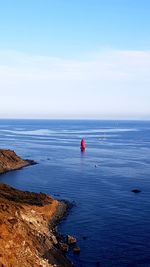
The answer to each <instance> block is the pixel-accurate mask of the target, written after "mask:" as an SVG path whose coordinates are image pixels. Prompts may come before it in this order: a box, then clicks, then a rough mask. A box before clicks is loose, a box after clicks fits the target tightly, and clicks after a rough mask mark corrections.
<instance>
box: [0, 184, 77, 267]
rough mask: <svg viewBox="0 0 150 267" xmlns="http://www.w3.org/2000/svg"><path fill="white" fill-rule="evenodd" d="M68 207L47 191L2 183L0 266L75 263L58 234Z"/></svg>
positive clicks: (66, 265) (64, 266)
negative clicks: (63, 247)
mask: <svg viewBox="0 0 150 267" xmlns="http://www.w3.org/2000/svg"><path fill="white" fill-rule="evenodd" d="M67 208H68V207H67V205H66V203H64V202H60V201H57V200H54V199H53V198H51V197H50V196H47V195H46V194H43V193H40V194H38V193H31V192H23V191H21V190H17V189H14V188H12V187H10V186H8V185H5V184H0V266H5V267H11V266H15V267H21V266H27V267H29V266H37V267H40V266H45V267H52V266H53V267H54V266H58V267H71V266H73V264H72V263H71V262H70V261H69V260H68V259H67V258H66V257H65V254H64V253H63V250H62V249H61V243H62V242H61V240H60V238H58V236H59V235H57V234H55V233H56V230H55V226H56V224H57V223H58V221H59V220H60V219H61V218H63V216H64V214H65V212H66V210H67ZM22 264H24V265H22Z"/></svg>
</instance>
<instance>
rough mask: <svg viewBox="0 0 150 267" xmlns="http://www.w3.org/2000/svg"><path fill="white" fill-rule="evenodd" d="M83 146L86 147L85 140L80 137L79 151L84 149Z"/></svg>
mask: <svg viewBox="0 0 150 267" xmlns="http://www.w3.org/2000/svg"><path fill="white" fill-rule="evenodd" d="M85 148H86V144H85V141H84V139H82V140H81V145H80V149H81V151H84V150H85Z"/></svg>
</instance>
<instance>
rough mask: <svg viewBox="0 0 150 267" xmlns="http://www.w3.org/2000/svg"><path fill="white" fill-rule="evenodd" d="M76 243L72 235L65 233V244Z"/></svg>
mask: <svg viewBox="0 0 150 267" xmlns="http://www.w3.org/2000/svg"><path fill="white" fill-rule="evenodd" d="M76 243H77V239H76V238H75V237H74V236H71V235H67V244H68V245H74V244H76Z"/></svg>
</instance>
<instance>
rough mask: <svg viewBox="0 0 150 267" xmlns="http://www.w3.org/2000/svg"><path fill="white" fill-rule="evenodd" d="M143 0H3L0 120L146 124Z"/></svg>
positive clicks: (149, 21)
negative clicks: (138, 121)
mask: <svg viewBox="0 0 150 267" xmlns="http://www.w3.org/2000/svg"><path fill="white" fill-rule="evenodd" d="M149 12H150V1H149V0H142V1H141V0H132V1H131V0H80V1H79V0H76V1H75V0H72V1H71V0H55V1H52V0H22V1H20V0H13V1H12V0H5V1H1V6H0V95H1V103H2V104H1V107H0V117H17V118H21V117H23V118H100V119H101V118H104V119H105V118H112V119H113V118H125V119H126V118H127V119H128V118H131V119H132V118H133V119H134V118H136V119H143V118H144V119H150V105H149V102H148V99H150V78H149V73H150V28H149V25H150V17H149Z"/></svg>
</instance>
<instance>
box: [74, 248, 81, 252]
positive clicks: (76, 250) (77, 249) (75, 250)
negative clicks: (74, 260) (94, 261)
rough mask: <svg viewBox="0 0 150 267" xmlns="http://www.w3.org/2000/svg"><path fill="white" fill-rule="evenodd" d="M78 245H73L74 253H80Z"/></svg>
mask: <svg viewBox="0 0 150 267" xmlns="http://www.w3.org/2000/svg"><path fill="white" fill-rule="evenodd" d="M80 251H81V250H80V247H74V248H73V252H74V253H75V254H79V253H80Z"/></svg>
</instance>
